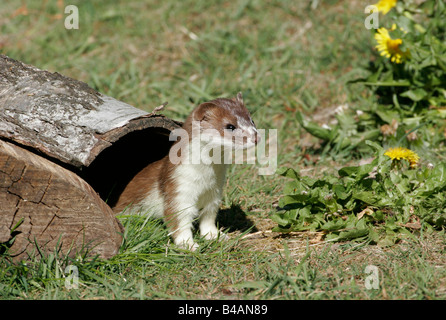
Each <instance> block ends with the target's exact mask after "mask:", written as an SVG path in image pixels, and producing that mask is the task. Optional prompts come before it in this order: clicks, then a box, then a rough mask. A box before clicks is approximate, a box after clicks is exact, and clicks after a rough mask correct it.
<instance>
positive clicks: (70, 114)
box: [0, 55, 180, 259]
mask: <svg viewBox="0 0 446 320" xmlns="http://www.w3.org/2000/svg"><path fill="white" fill-rule="evenodd" d="M179 125H180V123H178V122H175V121H173V120H171V119H169V118H166V117H164V116H162V115H158V114H153V113H147V112H145V111H143V110H140V109H137V108H134V107H132V106H130V105H128V104H126V103H124V102H121V101H118V100H116V99H114V98H112V97H108V96H106V95H103V94H101V93H99V92H97V91H95V90H94V89H92V88H90V87H89V86H88V85H87V84H85V83H83V82H80V81H78V80H75V79H71V78H68V77H65V76H63V75H60V74H58V73H51V72H48V71H44V70H39V69H38V68H36V67H33V66H30V65H26V64H24V63H22V62H19V61H16V60H13V59H11V58H9V57H7V56H4V55H0V243H2V244H3V245H4V246H8V247H9V249H8V250H9V252H10V253H11V254H12V255H13V256H15V257H16V258H17V259H23V258H27V257H28V256H30V255H32V253H33V252H34V253H37V252H38V250H36V248H35V245H36V244H37V245H38V246H39V249H42V248H45V250H46V251H51V250H56V247H57V249H58V250H61V251H62V252H64V253H68V252H70V253H74V252H76V251H78V250H81V249H88V250H89V252H90V253H92V254H99V255H100V256H101V257H103V258H109V257H111V256H113V255H115V254H116V253H117V252H118V250H119V246H120V244H121V242H122V236H121V234H122V232H123V229H122V226H121V225H120V223H119V221H118V220H117V219H116V217H115V216H114V215H113V213H112V211H111V209H110V206H109V205H108V204H110V203H113V201H114V199H116V198H117V196H119V193H120V191H122V189H123V188H124V187H125V185H126V183H127V182H128V181H129V180H130V179H131V178H132V176H133V175H134V174H136V173H137V172H138V171H139V170H140V169H141V168H142V167H143V166H146V165H147V164H148V163H150V162H152V161H155V160H157V159H159V158H161V157H163V156H164V155H165V154H166V153H167V152H168V150H169V147H170V143H171V142H170V141H169V139H168V136H169V133H170V131H171V130H172V129H174V128H177V127H178V126H179ZM106 202H107V203H108V204H107V203H106Z"/></svg>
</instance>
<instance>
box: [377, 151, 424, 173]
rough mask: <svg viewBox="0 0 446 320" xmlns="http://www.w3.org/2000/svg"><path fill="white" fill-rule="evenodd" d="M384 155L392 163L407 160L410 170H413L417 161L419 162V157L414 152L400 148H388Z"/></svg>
mask: <svg viewBox="0 0 446 320" xmlns="http://www.w3.org/2000/svg"><path fill="white" fill-rule="evenodd" d="M384 155H386V156H388V157H389V158H390V159H392V161H401V160H407V161H408V162H409V164H410V167H411V168H415V167H416V166H417V164H418V160H420V157H419V156H418V155H417V154H416V153H415V152H413V151H412V150H409V149H406V148H401V147H398V148H390V149H388V150H387V151H386V152H385V153H384Z"/></svg>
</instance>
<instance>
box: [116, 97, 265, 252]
mask: <svg viewBox="0 0 446 320" xmlns="http://www.w3.org/2000/svg"><path fill="white" fill-rule="evenodd" d="M181 130H183V132H179V133H177V137H178V136H179V137H181V139H180V140H177V141H176V142H174V144H173V145H172V146H171V149H170V151H171V152H169V154H168V155H166V156H165V157H164V158H162V159H160V160H158V161H156V162H153V163H151V164H149V165H148V166H147V167H145V168H144V169H143V170H141V171H140V172H139V173H138V174H137V175H136V176H135V177H134V178H133V179H132V180H131V181H130V182H129V183H128V185H127V186H126V187H125V189H124V191H123V192H122V194H121V195H120V197H119V199H118V201H117V203H116V205H115V207H114V208H113V209H114V211H115V212H120V211H122V210H123V209H124V208H126V207H129V208H132V210H137V211H138V212H140V213H141V214H150V215H152V216H154V217H159V218H164V220H165V222H166V224H167V227H168V229H169V231H170V234H171V235H172V238H173V240H174V243H175V244H176V245H178V246H180V247H183V248H187V249H190V250H195V249H196V248H197V247H198V245H197V244H196V243H195V242H194V240H193V235H192V228H193V222H194V220H198V225H199V229H200V234H201V235H202V236H203V237H204V238H205V239H215V238H217V237H220V238H225V237H226V235H224V234H219V230H218V229H217V227H216V225H215V220H216V217H217V212H218V210H219V206H220V203H221V199H222V191H223V185H224V182H225V174H226V169H227V162H229V161H230V159H228V158H227V157H226V155H227V154H228V153H229V154H230V152H229V151H230V150H237V149H246V148H250V147H254V146H255V145H256V144H257V143H258V141H259V138H260V136H259V135H258V132H257V129H256V126H255V124H254V122H253V121H252V119H251V115H250V113H249V111H248V110H247V109H246V107H245V105H244V103H243V98H242V95H241V93H238V94H237V97H236V98H234V99H226V98H219V99H215V100H212V101H209V102H205V103H202V104H200V105H199V106H197V107H196V108H195V109H194V110H193V111H192V112H191V114H190V115H189V116H188V117H187V119H186V121H185V122H184V124H183V126H182V129H181Z"/></svg>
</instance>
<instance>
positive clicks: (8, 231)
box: [0, 140, 123, 260]
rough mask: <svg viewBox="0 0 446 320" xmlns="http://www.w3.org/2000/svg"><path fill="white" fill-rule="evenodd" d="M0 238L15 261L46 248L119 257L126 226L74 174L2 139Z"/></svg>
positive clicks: (0, 160) (0, 153) (0, 161)
mask: <svg viewBox="0 0 446 320" xmlns="http://www.w3.org/2000/svg"><path fill="white" fill-rule="evenodd" d="M0 203H1V204H2V206H1V208H0V242H2V243H9V244H8V246H9V247H10V248H9V253H10V254H11V256H13V257H14V258H15V259H19V260H21V259H27V258H29V256H32V255H34V254H36V253H38V252H37V251H36V247H35V245H36V244H37V245H38V246H39V248H41V249H42V250H44V251H54V250H59V251H61V252H63V253H68V252H71V253H73V254H74V253H75V252H76V251H77V250H79V249H84V250H89V251H90V252H91V253H92V254H98V255H100V256H101V257H103V258H110V257H112V256H113V255H115V254H116V253H117V252H118V250H119V247H120V245H121V242H122V236H121V234H120V233H122V232H123V229H122V226H121V225H120V223H119V222H118V221H117V219H116V218H115V216H114V214H113V212H112V210H111V209H110V208H109V207H108V206H107V205H106V204H105V203H104V202H103V201H102V199H100V198H99V196H98V195H97V194H96V192H95V191H94V190H93V189H92V188H91V187H90V186H89V185H88V184H87V183H86V182H85V181H84V180H82V179H81V178H79V177H78V176H77V175H76V174H74V173H73V172H71V171H69V170H66V169H64V168H62V167H60V166H58V165H56V164H54V163H53V162H51V161H48V160H47V159H44V158H42V157H39V156H37V155H35V154H33V153H31V152H29V151H27V150H24V149H22V148H19V147H17V146H15V145H13V144H10V143H7V142H4V141H1V140H0Z"/></svg>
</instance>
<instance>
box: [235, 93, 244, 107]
mask: <svg viewBox="0 0 446 320" xmlns="http://www.w3.org/2000/svg"><path fill="white" fill-rule="evenodd" d="M236 100H237V102H238V103H240V104H243V96H242V93H241V92H239V93H237V98H236Z"/></svg>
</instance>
